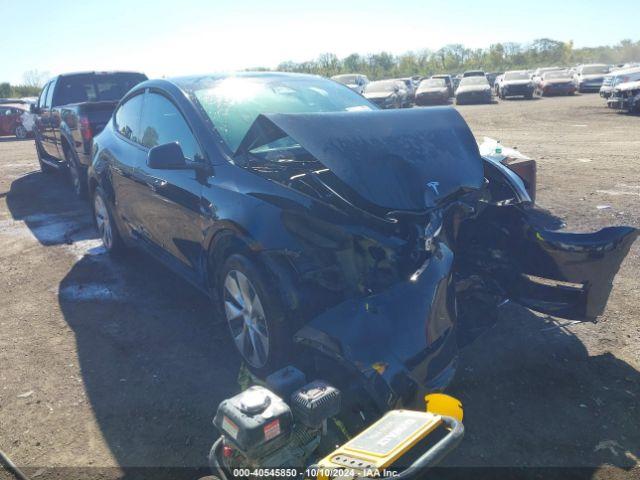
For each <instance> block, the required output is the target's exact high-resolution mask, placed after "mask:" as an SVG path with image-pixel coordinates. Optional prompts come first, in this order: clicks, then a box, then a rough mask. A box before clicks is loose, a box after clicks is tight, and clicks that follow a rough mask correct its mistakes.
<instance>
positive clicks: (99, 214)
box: [93, 187, 125, 255]
mask: <svg viewBox="0 0 640 480" xmlns="http://www.w3.org/2000/svg"><path fill="white" fill-rule="evenodd" d="M93 218H94V220H95V224H96V228H97V229H98V233H99V234H100V238H101V239H102V244H103V245H104V248H105V250H106V251H107V252H108V253H110V254H112V255H116V254H118V253H120V252H122V251H123V250H124V248H125V245H124V242H123V240H122V237H121V236H120V232H119V231H118V226H117V225H116V222H115V221H114V218H113V215H112V213H111V209H110V208H109V206H108V204H107V200H106V198H105V196H104V192H103V191H102V188H100V187H97V188H96V190H95V192H94V194H93Z"/></svg>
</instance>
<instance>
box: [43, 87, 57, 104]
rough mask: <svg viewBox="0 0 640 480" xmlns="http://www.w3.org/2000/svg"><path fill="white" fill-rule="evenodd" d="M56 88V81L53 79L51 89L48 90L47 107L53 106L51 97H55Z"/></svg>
mask: <svg viewBox="0 0 640 480" xmlns="http://www.w3.org/2000/svg"><path fill="white" fill-rule="evenodd" d="M55 89H56V81H55V80H54V81H52V82H51V84H50V85H49V90H48V91H47V100H46V102H45V107H47V108H51V107H52V105H53V104H52V103H51V99H52V98H53V92H54V91H55Z"/></svg>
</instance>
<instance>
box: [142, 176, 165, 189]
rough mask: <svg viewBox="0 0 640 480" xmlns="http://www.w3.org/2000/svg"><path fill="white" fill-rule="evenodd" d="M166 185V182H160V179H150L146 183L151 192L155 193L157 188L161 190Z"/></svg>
mask: <svg viewBox="0 0 640 480" xmlns="http://www.w3.org/2000/svg"><path fill="white" fill-rule="evenodd" d="M167 183H168V182H167V181H166V180H162V179H161V178H151V179H150V180H149V181H148V182H147V185H149V188H151V190H153V191H154V192H155V191H157V190H158V189H159V188H163V187H164V186H166V185H167Z"/></svg>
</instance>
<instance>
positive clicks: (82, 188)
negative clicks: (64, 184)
mask: <svg viewBox="0 0 640 480" xmlns="http://www.w3.org/2000/svg"><path fill="white" fill-rule="evenodd" d="M63 152H64V158H65V160H66V161H67V166H68V168H69V180H70V181H71V187H72V188H73V193H75V195H76V197H78V198H82V199H84V198H87V172H86V171H85V170H84V168H83V167H82V166H81V165H80V163H79V162H78V160H77V159H76V156H75V155H74V154H73V153H71V152H70V151H69V148H68V147H65V148H64V150H63Z"/></svg>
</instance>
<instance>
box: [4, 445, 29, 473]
mask: <svg viewBox="0 0 640 480" xmlns="http://www.w3.org/2000/svg"><path fill="white" fill-rule="evenodd" d="M0 463H2V465H3V466H4V468H5V469H7V470H8V471H9V473H12V474H13V475H14V476H15V477H16V478H18V479H19V480H30V479H29V477H27V476H26V475H25V474H24V473H23V472H22V470H20V469H19V468H18V467H16V465H15V463H13V462H12V461H11V459H10V458H9V456H8V455H7V454H6V453H4V452H3V451H2V450H0Z"/></svg>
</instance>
